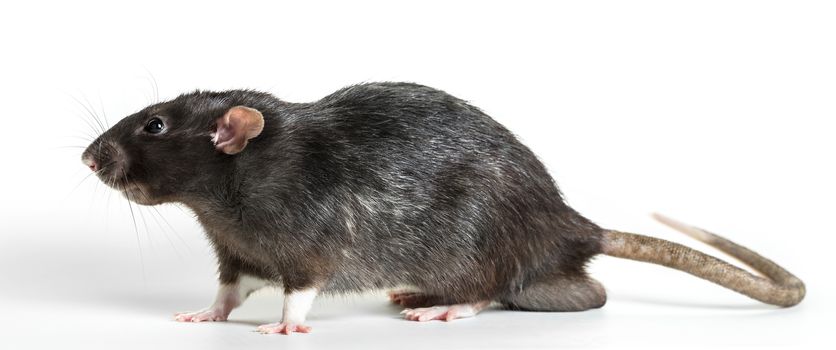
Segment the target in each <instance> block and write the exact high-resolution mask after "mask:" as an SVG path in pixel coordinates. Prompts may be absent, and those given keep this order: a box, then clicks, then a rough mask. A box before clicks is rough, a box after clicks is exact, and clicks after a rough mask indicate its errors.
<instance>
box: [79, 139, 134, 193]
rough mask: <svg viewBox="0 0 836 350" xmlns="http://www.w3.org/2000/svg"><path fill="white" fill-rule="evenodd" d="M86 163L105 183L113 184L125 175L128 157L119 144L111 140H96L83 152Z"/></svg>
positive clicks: (82, 158) (82, 157)
mask: <svg viewBox="0 0 836 350" xmlns="http://www.w3.org/2000/svg"><path fill="white" fill-rule="evenodd" d="M81 162H82V163H84V165H86V166H87V167H88V168H90V170H92V171H93V172H94V173H95V174H96V176H98V177H99V179H101V180H102V181H104V182H105V183H108V184H111V183H114V182H115V179H118V178H121V177H123V176H125V173H124V171H125V170H124V167H125V162H126V158H125V155H124V151H123V150H122V148H121V147H119V146H118V145H116V144H114V143H112V142H109V141H96V142H94V143H93V144H91V145H90V146H89V147H87V149H86V150H84V153H82V154H81Z"/></svg>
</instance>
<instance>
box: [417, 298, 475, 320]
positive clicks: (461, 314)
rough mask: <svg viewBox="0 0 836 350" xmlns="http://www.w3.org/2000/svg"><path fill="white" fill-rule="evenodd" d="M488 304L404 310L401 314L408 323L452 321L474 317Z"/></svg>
mask: <svg viewBox="0 0 836 350" xmlns="http://www.w3.org/2000/svg"><path fill="white" fill-rule="evenodd" d="M488 304H489V302H478V303H474V304H456V305H441V306H433V307H421V308H416V309H404V310H403V311H401V314H403V315H404V318H405V319H407V320H410V321H418V322H424V321H432V320H442V321H452V320H455V319H457V318H467V317H473V316H476V314H478V313H479V311H481V310H482V309H484V308H485V307H486V306H487V305H488Z"/></svg>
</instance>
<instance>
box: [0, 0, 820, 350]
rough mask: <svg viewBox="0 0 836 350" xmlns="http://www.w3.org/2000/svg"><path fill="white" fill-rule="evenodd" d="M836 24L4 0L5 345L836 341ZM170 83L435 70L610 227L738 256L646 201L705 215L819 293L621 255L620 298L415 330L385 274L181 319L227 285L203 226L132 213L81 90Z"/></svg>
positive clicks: (413, 76)
mask: <svg viewBox="0 0 836 350" xmlns="http://www.w3.org/2000/svg"><path fill="white" fill-rule="evenodd" d="M834 18H836V11H834V5H833V3H832V2H807V1H785V2H774V1H747V2H739V1H699V2H697V1H694V2H684V3H683V2H673V1H650V2H649V1H640V2H626V1H625V2H621V1H615V2H597V1H596V2H571V3H563V2H560V3H557V2H522V1H516V2H508V3H493V2H486V1H476V2H455V3H454V2H448V1H416V2H411V3H397V4H396V3H395V2H391V1H380V2H348V1H346V2H338V3H321V2H315V1H307V2H305V4H304V5H300V4H271V5H265V4H261V3H248V2H242V1H235V2H233V1H228V2H207V1H201V2H194V3H189V4H185V3H183V4H180V3H175V2H169V1H165V2H157V1H143V2H137V3H135V4H117V3H116V2H108V1H101V2H79V1H72V2H55V3H43V2H38V1H32V2H27V3H26V5H20V4H10V3H9V2H6V3H4V4H3V5H0V99H1V100H0V101H2V108H3V113H2V114H3V116H2V121H3V123H2V129H0V135H2V136H0V146H2V148H0V149H2V150H3V157H2V160H3V162H2V163H3V165H2V171H0V184H2V197H0V215H2V217H0V347H2V348H4V349H21V348H56V347H59V346H60V347H64V348H67V347H68V348H85V349H89V348H102V349H112V348H117V347H118V348H148V347H151V346H154V347H157V348H179V349H188V348H195V349H197V348H200V349H214V348H218V349H221V348H244V347H247V348H271V349H283V348H318V347H322V348H333V347H342V348H368V347H369V346H373V345H385V346H387V347H392V346H398V347H404V348H421V349H426V348H434V349H437V348H453V347H455V348H461V347H465V348H470V347H472V348H509V347H521V348H537V347H540V348H574V347H582V348H586V347H591V348H599V347H601V348H604V347H612V348H616V347H617V348H624V347H627V348H633V347H641V348H671V347H676V348H681V347H686V348H688V347H693V348H718V347H720V348H722V347H732V348H733V347H743V346H756V347H758V348H760V347H772V346H774V347H792V348H817V347H831V348H832V346H833V343H834V341H833V340H832V337H829V336H828V334H827V333H826V332H828V331H830V330H831V329H832V320H831V318H830V317H829V316H831V315H832V314H833V312H834V311H836V309H835V308H834V301H833V295H834V292H836V290H834V282H833V270H832V268H833V259H832V256H833V245H834V238H833V235H834V233H836V232H834V228H833V227H834V226H833V220H832V218H833V210H834V202H833V199H834V198H836V187H835V186H834V179H836V167H834V159H833V158H834V157H833V154H834V153H833V151H834V149H836V142H834V136H833V133H834V131H835V130H834V128H833V125H834V123H833V119H834V117H836V113H834V112H836V103H834V102H836V101H834V94H835V93H836V41H835V40H834V39H836V21H834ZM152 80H156V82H157V83H158V86H159V98H160V99H163V100H164V99H168V98H172V97H174V96H176V95H177V94H178V93H181V92H187V91H191V90H193V89H197V88H200V89H228V88H255V89H260V90H266V91H269V92H271V93H274V94H276V96H278V97H280V98H282V99H285V100H287V101H297V102H302V101H313V100H316V99H318V98H320V97H322V96H324V95H326V94H328V93H330V92H332V91H334V90H336V89H338V88H340V87H342V86H345V85H348V84H353V83H358V82H364V81H382V80H394V81H413V82H418V83H422V84H426V85H430V86H433V87H437V88H440V89H443V90H445V91H447V92H449V93H452V94H454V95H456V96H458V97H461V98H463V99H466V100H469V101H471V102H472V103H473V104H474V105H476V106H479V107H481V108H483V109H484V110H485V111H486V112H487V113H489V114H490V115H491V116H493V117H494V118H495V119H497V120H499V121H500V122H501V123H503V124H505V125H506V126H507V127H509V128H510V129H511V130H512V131H514V132H515V133H516V134H518V135H519V137H520V138H521V139H522V140H523V142H525V143H526V144H527V145H528V146H530V147H531V148H532V149H533V150H534V151H535V153H537V154H538V155H539V157H541V159H542V160H543V162H544V163H545V164H546V165H547V166H548V167H549V169H550V171H551V172H552V174H553V176H554V177H555V178H556V179H557V181H558V183H559V184H560V186H561V188H562V190H563V192H564V193H565V194H566V197H567V198H568V201H569V203H570V204H571V205H572V206H574V207H575V208H576V209H578V210H579V211H580V212H582V213H584V214H585V215H587V216H588V217H590V218H591V219H593V220H595V221H596V222H598V223H599V224H601V225H602V226H605V227H611V228H619V229H624V230H632V231H637V232H641V233H645V234H649V235H654V236H658V237H663V238H666V239H670V240H677V241H680V242H684V243H687V244H690V245H692V246H694V247H698V248H700V249H704V250H707V251H709V252H712V253H716V251H714V250H710V249H709V248H707V247H705V246H702V245H699V244H697V243H695V242H692V241H689V240H687V239H686V238H683V237H681V236H680V235H678V234H677V233H675V232H673V231H670V230H668V229H666V228H664V227H662V226H660V225H658V224H655V223H654V222H652V220H650V218H649V217H648V215H647V214H648V213H650V212H653V211H659V212H663V213H666V214H669V215H671V216H673V217H675V218H679V219H682V220H684V221H687V222H691V223H695V224H698V225H700V226H703V227H705V228H708V229H710V230H713V231H715V232H718V233H721V234H724V235H726V236H728V237H730V238H732V239H734V240H736V241H738V242H741V243H744V244H745V245H748V246H750V247H752V248H753V249H755V250H757V251H759V252H761V253H763V254H764V255H766V256H768V257H770V258H773V259H774V260H776V261H777V262H779V263H780V264H782V265H784V266H785V267H787V268H788V269H789V270H791V271H792V272H794V273H796V274H797V275H798V276H800V277H801V278H802V279H803V280H804V281H805V282H806V283H807V286H808V291H809V292H808V298H807V299H806V300H805V301H804V302H803V303H802V304H801V305H799V306H797V307H795V308H791V309H777V308H773V307H769V306H764V305H761V304H759V303H757V302H755V301H752V300H749V299H747V298H745V297H742V296H739V295H737V294H734V293H732V292H729V291H727V290H725V289H722V288H719V287H717V286H715V285H712V284H710V283H707V282H704V281H701V280H698V279H696V278H693V277H691V276H689V275H685V274H682V273H679V272H675V271H670V270H667V269H665V268H662V267H657V266H652V265H646V264H641V263H635V262H629V261H623V260H617V259H612V258H606V257H604V258H599V259H597V260H595V262H594V263H592V264H591V270H592V273H593V274H594V275H595V276H596V277H597V278H598V279H599V280H601V281H602V282H603V283H604V284H605V285H606V286H607V288H608V292H609V296H610V298H609V302H608V304H607V305H606V306H605V307H604V308H603V309H601V310H595V311H589V312H584V313H564V314H557V313H523V312H510V311H500V310H490V311H488V312H485V313H484V314H482V315H480V316H478V317H476V318H474V319H468V320H461V321H456V322H452V323H449V324H448V323H443V322H432V323H425V324H417V323H411V322H406V321H402V320H400V319H398V317H397V313H398V311H399V310H398V309H397V308H395V307H393V306H389V305H387V303H386V302H385V300H384V298H383V297H382V295H381V294H379V293H378V294H369V295H365V296H347V297H345V298H331V299H321V300H319V301H318V302H317V303H316V305H315V307H314V310H313V312H312V313H311V315H310V317H309V324H310V325H311V326H313V328H314V330H313V333H312V334H308V335H295V336H292V337H285V336H262V335H260V334H258V333H255V332H252V330H253V329H254V327H255V326H256V325H258V324H260V323H265V322H273V321H275V320H277V319H278V317H279V315H280V305H281V296H279V295H278V294H276V293H269V292H267V293H261V294H258V295H256V296H255V297H254V298H253V299H252V300H250V301H249V302H248V303H247V304H246V305H245V306H244V307H243V308H242V309H240V310H238V311H235V312H233V314H232V316H231V322H228V323H223V324H179V323H176V322H174V321H172V320H171V315H172V313H173V312H175V311H183V310H190V309H198V308H201V307H203V306H206V305H207V304H208V303H209V302H210V301H211V299H212V298H213V296H214V292H215V290H214V288H215V266H214V258H213V256H212V253H211V251H210V250H209V248H208V247H207V245H206V243H205V240H204V239H203V236H202V235H203V234H202V232H201V230H200V228H199V227H198V226H197V225H196V224H195V223H194V220H193V219H192V218H191V217H190V216H189V214H187V213H186V212H185V211H182V210H180V209H178V208H177V207H175V206H163V207H159V208H157V210H158V212H157V211H155V210H154V209H151V208H143V209H141V210H138V209H136V208H134V210H135V211H137V213H136V215H137V228H136V229H135V227H134V224H133V221H132V220H131V216H130V214H129V211H128V210H129V208H128V205H127V203H126V201H125V200H124V199H123V198H121V197H120V196H119V195H118V194H115V193H112V191H110V190H108V189H107V188H106V187H105V186H103V185H102V184H100V183H98V181H97V180H96V179H95V178H93V177H89V178H86V179H85V176H86V175H87V174H88V173H89V171H88V170H87V169H86V168H85V167H84V166H83V165H82V164H81V163H80V162H79V156H80V153H81V150H82V149H81V148H78V147H83V146H85V145H86V144H87V141H86V140H85V138H86V137H87V135H89V134H91V133H92V132H93V131H92V130H91V128H90V127H88V126H87V124H86V123H89V122H90V117H88V116H86V112H85V110H84V107H83V105H89V107H88V108H91V109H93V110H95V113H97V114H99V115H102V116H104V115H106V116H107V119H108V121H109V122H110V123H114V122H115V121H116V120H118V119H119V118H120V117H122V116H125V115H128V114H130V113H133V112H135V111H137V110H139V109H140V108H142V107H143V106H145V105H146V104H148V103H149V102H152V101H154V100H156V94H155V92H154V91H155V90H154V88H153V83H152ZM76 100H78V102H77V101H76ZM85 120H86V121H85ZM79 183H80V185H79ZM160 216H162V217H165V218H166V220H167V221H168V223H170V226H169V224H167V223H165V222H163V221H162V220H161V219H160ZM143 218H144V219H143ZM829 325H830V326H829Z"/></svg>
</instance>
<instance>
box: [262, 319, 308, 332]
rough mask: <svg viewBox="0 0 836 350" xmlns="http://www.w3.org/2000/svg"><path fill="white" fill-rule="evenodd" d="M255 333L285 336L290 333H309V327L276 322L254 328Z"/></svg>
mask: <svg viewBox="0 0 836 350" xmlns="http://www.w3.org/2000/svg"><path fill="white" fill-rule="evenodd" d="M256 330H257V331H259V332H261V334H275V333H281V334H287V335H290V334H291V333H294V332H296V333H310V332H311V327H308V326H305V325H301V324H294V323H285V322H276V323H270V324H265V325H261V326H258V328H256Z"/></svg>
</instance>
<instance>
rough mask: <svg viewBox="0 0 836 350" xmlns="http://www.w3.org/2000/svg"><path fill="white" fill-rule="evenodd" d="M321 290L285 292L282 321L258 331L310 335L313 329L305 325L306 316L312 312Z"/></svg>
mask: <svg viewBox="0 0 836 350" xmlns="http://www.w3.org/2000/svg"><path fill="white" fill-rule="evenodd" d="M317 293H319V290H318V289H317V288H305V289H296V290H289V291H286V292H285V296H284V310H283V312H282V321H281V322H276V323H270V324H265V325H261V326H259V327H258V328H257V330H258V331H259V332H261V333H264V334H270V333H282V334H288V335H289V334H291V333H293V332H297V333H308V332H310V331H311V327H308V326H305V325H303V323H305V316H307V315H308V311H310V310H311V305H313V301H314V299H315V298H316V295H317Z"/></svg>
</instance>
